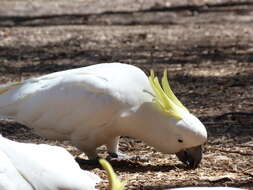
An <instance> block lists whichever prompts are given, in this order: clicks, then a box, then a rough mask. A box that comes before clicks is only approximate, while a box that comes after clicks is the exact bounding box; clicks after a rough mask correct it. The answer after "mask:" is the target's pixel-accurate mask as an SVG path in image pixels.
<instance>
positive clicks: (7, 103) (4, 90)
mask: <svg viewBox="0 0 253 190" xmlns="http://www.w3.org/2000/svg"><path fill="white" fill-rule="evenodd" d="M22 84H23V83H22V82H15V83H10V84H4V85H0V119H3V118H4V119H5V118H12V116H13V113H14V112H15V111H14V109H13V108H14V107H15V100H13V94H14V92H13V90H14V89H16V88H17V87H19V86H21V85H22Z"/></svg>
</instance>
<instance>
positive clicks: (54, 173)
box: [0, 137, 100, 190]
mask: <svg viewBox="0 0 253 190" xmlns="http://www.w3.org/2000/svg"><path fill="white" fill-rule="evenodd" d="M0 151H2V152H3V153H4V154H5V155H6V156H7V157H8V159H9V160H10V162H11V163H12V165H13V166H14V167H15V169H16V170H17V171H18V173H20V174H21V176H23V178H25V179H26V180H27V181H28V182H29V184H31V186H32V187H33V188H34V189H36V190H60V189H75V190H92V189H95V185H96V183H97V182H99V181H100V178H99V177H98V176H96V175H95V174H92V173H90V172H87V171H83V170H82V169H81V168H80V167H79V165H78V164H77V163H76V161H75V160H74V158H73V157H72V155H71V154H70V153H69V152H67V151H66V150H65V149H63V148H60V147H57V146H49V145H43V144H42V145H35V144H25V143H18V142H14V141H11V140H8V139H6V138H4V137H0ZM13 166H12V167H13ZM8 169H9V170H10V169H11V168H8ZM12 170H13V169H12ZM0 182H1V181H0ZM13 182H15V183H14V185H16V183H20V182H19V181H18V180H15V181H13ZM20 189H23V188H20ZM31 189H32V188H31ZM24 190H26V189H25V188H24ZM27 190H29V189H28V188H27Z"/></svg>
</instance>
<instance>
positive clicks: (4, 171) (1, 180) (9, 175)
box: [0, 150, 33, 190]
mask: <svg viewBox="0 0 253 190" xmlns="http://www.w3.org/2000/svg"><path fill="white" fill-rule="evenodd" d="M0 189H1V190H19V189H24V190H33V188H32V186H31V185H30V184H29V183H28V182H27V181H26V180H25V178H24V177H23V176H22V175H21V174H20V173H19V172H18V170H17V169H16V168H15V166H14V165H13V163H12V162H11V160H10V159H9V158H8V157H7V156H6V154H5V153H4V152H2V151H1V150H0Z"/></svg>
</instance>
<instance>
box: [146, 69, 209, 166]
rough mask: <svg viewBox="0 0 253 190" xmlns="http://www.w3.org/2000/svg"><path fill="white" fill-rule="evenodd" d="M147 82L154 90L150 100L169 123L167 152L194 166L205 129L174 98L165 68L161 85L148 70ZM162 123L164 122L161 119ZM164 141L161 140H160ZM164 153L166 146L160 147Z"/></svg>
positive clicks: (196, 163) (198, 156) (199, 156)
mask: <svg viewBox="0 0 253 190" xmlns="http://www.w3.org/2000/svg"><path fill="white" fill-rule="evenodd" d="M149 82H150V85H151V87H152V89H153V92H154V94H153V96H154V98H153V103H154V104H155V106H156V107H157V109H158V110H159V111H160V112H162V114H163V115H164V117H163V118H165V119H164V121H165V120H166V122H167V123H168V124H167V126H168V130H169V131H168V133H170V136H169V138H170V139H168V142H169V143H171V145H172V146H171V145H170V147H173V148H170V150H169V151H170V153H171V152H172V151H173V152H174V153H176V155H177V157H178V158H179V160H181V161H182V162H184V163H185V164H187V165H189V166H190V167H191V168H196V167H197V166H198V164H199V163H200V161H201V158H202V144H204V143H205V142H206V140H207V131H206V128H205V126H204V125H203V124H202V123H201V121H200V120H199V119H198V118H197V117H196V116H194V115H193V114H191V113H190V112H189V110H188V109H187V108H186V107H185V106H184V105H183V104H182V103H181V102H180V101H179V100H178V99H177V97H176V96H175V94H174V93H173V92H172V90H171V88H170V85H169V82H168V79H167V71H164V73H163V77H162V80H161V83H162V85H160V83H159V80H158V78H157V77H156V76H155V74H154V72H153V71H151V75H150V76H149ZM163 123H165V122H163ZM163 144H164V143H163ZM162 149H164V150H163V152H166V146H165V145H164V147H163V148H162Z"/></svg>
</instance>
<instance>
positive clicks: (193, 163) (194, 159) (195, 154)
mask: <svg viewBox="0 0 253 190" xmlns="http://www.w3.org/2000/svg"><path fill="white" fill-rule="evenodd" d="M176 156H177V157H178V159H179V160H180V161H181V162H183V163H184V164H186V165H187V166H189V167H190V168H191V169H195V168H197V167H198V165H199V163H200V161H201V159H202V146H201V145H200V146H196V147H192V148H189V149H186V150H182V151H180V152H178V153H176Z"/></svg>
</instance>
